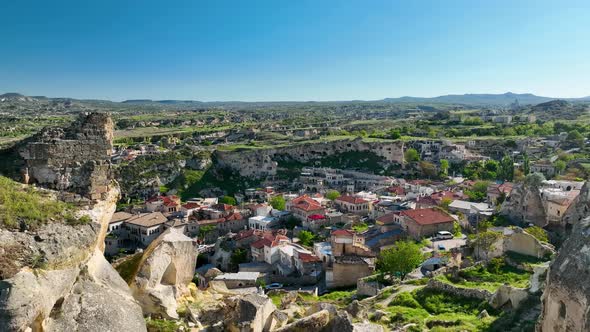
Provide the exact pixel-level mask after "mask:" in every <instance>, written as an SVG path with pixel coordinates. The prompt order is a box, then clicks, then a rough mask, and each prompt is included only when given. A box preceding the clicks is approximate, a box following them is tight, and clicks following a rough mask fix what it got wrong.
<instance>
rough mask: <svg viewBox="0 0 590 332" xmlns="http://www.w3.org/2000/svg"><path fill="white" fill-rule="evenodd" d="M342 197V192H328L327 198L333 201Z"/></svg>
mask: <svg viewBox="0 0 590 332" xmlns="http://www.w3.org/2000/svg"><path fill="white" fill-rule="evenodd" d="M338 197H340V192H339V191H338V190H328V191H327V192H326V198H327V199H329V200H331V201H333V200H335V199H336V198H338Z"/></svg>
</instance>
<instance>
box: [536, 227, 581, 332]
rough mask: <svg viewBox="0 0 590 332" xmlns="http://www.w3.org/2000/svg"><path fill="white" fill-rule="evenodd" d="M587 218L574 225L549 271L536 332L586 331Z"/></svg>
mask: <svg viewBox="0 0 590 332" xmlns="http://www.w3.org/2000/svg"><path fill="white" fill-rule="evenodd" d="M589 280H590V217H586V218H585V219H582V220H581V221H580V222H578V223H576V224H575V226H574V228H573V230H572V233H571V235H570V236H569V238H568V239H567V240H566V242H565V243H564V245H563V246H562V248H561V249H560V250H559V252H558V254H557V257H556V258H555V261H553V263H552V264H551V266H550V268H549V273H548V275H547V284H546V287H545V291H544V293H543V311H542V313H541V317H540V320H539V322H538V324H537V330H538V331H543V332H552V331H589V330H590V283H589V282H588V281H589Z"/></svg>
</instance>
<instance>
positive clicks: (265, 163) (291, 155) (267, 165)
mask: <svg viewBox="0 0 590 332" xmlns="http://www.w3.org/2000/svg"><path fill="white" fill-rule="evenodd" d="M403 150H404V143H403V142H402V141H390V142H365V141H363V140H362V139H360V138H357V139H354V140H347V139H345V140H339V141H332V142H320V143H305V144H298V145H292V146H287V147H279V148H270V149H252V150H247V151H240V152H239V153H235V152H233V151H219V150H218V151H216V152H215V159H216V160H217V163H218V167H221V168H229V169H232V170H234V171H237V172H239V173H240V175H241V176H245V177H254V178H260V177H264V176H269V175H275V174H276V172H277V166H278V163H277V161H279V160H289V161H297V162H302V163H306V162H310V161H313V160H317V159H320V158H324V157H328V156H332V155H337V154H339V153H344V152H349V151H369V152H372V153H375V154H376V155H377V156H379V157H382V158H383V159H384V160H385V161H388V162H392V163H398V164H402V163H403V162H404V153H403Z"/></svg>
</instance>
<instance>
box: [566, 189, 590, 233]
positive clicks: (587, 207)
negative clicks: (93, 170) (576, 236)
mask: <svg viewBox="0 0 590 332" xmlns="http://www.w3.org/2000/svg"><path fill="white" fill-rule="evenodd" d="M589 215H590V182H586V183H585V184H584V186H583V187H582V190H580V194H579V195H578V196H577V197H576V198H575V199H574V201H573V202H572V204H570V206H569V207H568V208H567V210H566V211H565V213H564V214H563V221H564V225H563V226H565V227H566V228H569V227H572V226H573V225H574V224H576V223H578V222H580V221H581V220H582V219H583V218H585V217H587V216H589Z"/></svg>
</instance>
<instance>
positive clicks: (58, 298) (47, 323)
mask: <svg viewBox="0 0 590 332" xmlns="http://www.w3.org/2000/svg"><path fill="white" fill-rule="evenodd" d="M112 133H113V122H112V120H111V118H110V116H109V115H108V114H99V113H89V114H86V113H85V114H81V115H80V117H79V119H78V120H77V121H75V122H74V123H73V124H72V125H71V126H70V127H68V128H65V129H61V128H51V129H45V130H43V131H42V132H41V133H39V134H38V135H36V136H34V137H33V138H31V139H28V140H27V141H26V142H23V143H22V144H20V146H19V147H18V151H19V153H20V157H21V158H22V159H20V160H19V159H18V157H17V156H16V155H13V156H14V158H15V159H14V161H13V165H14V166H19V167H20V166H22V169H21V170H22V171H23V174H22V175H23V178H22V180H23V182H25V183H34V184H36V185H37V186H39V187H44V188H48V189H51V190H54V191H53V192H51V194H50V195H47V196H48V197H47V199H56V198H59V199H61V200H65V201H67V202H70V203H73V204H74V205H75V206H76V208H75V210H76V211H77V216H76V217H81V216H83V215H85V216H87V217H86V218H84V219H83V220H84V221H83V222H78V223H73V224H68V223H67V222H65V221H64V220H45V221H43V223H41V225H40V226H39V227H38V228H35V229H29V228H28V227H21V229H4V228H2V227H1V226H0V257H2V256H3V257H4V258H5V260H4V262H5V263H8V264H7V265H4V266H2V265H0V268H3V267H5V266H10V268H11V270H10V271H9V272H8V273H6V271H0V272H3V273H0V276H2V277H3V278H5V279H4V280H1V281H0V331H33V332H37V331H113V332H114V331H145V330H146V326H145V321H144V319H143V315H142V311H141V307H140V306H139V304H138V303H137V302H136V301H135V300H134V298H133V297H132V295H131V290H130V289H129V287H128V286H127V284H126V283H125V282H124V281H123V279H121V277H120V276H119V274H118V273H117V272H116V271H115V270H114V269H113V268H112V266H111V265H110V264H109V263H108V262H107V261H106V260H105V258H104V256H103V250H104V239H105V236H106V232H107V228H108V223H109V221H110V220H111V217H112V215H113V213H114V212H115V208H116V204H117V201H118V199H119V197H120V190H119V186H118V184H117V183H116V182H114V181H113V180H112V173H111V168H110V161H109V159H110V151H111V148H112V138H113V137H112ZM79 220H82V219H79ZM7 256H8V259H6V257H7Z"/></svg>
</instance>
